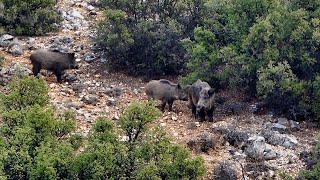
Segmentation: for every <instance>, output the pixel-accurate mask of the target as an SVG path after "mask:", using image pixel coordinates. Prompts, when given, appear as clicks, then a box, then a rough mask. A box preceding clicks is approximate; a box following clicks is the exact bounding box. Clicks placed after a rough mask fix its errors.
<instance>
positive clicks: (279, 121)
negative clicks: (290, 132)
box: [277, 118, 289, 126]
mask: <svg viewBox="0 0 320 180" xmlns="http://www.w3.org/2000/svg"><path fill="white" fill-rule="evenodd" d="M277 122H278V123H279V124H281V125H284V126H288V125H289V121H288V119H287V118H278V120H277Z"/></svg>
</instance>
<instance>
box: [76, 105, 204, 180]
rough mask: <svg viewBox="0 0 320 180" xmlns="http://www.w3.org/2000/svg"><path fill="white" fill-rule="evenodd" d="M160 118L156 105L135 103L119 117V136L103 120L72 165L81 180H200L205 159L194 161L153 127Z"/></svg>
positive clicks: (188, 154) (181, 148)
mask: <svg viewBox="0 0 320 180" xmlns="http://www.w3.org/2000/svg"><path fill="white" fill-rule="evenodd" d="M158 115H159V110H157V109H156V108H155V107H154V105H153V104H141V103H137V102H134V103H133V104H131V105H130V106H129V107H128V109H127V110H126V111H125V112H124V113H123V114H122V115H121V117H120V122H119V125H120V134H119V133H116V131H115V130H114V127H113V124H112V123H111V122H110V121H108V120H106V119H103V118H100V119H99V120H98V121H97V123H96V124H95V126H94V127H93V129H92V131H91V132H90V136H89V144H88V148H86V150H85V151H84V152H83V153H81V154H80V155H79V156H78V157H77V159H76V160H75V163H74V165H73V169H74V171H75V172H76V177H77V178H78V179H100V178H103V179H107V178H110V177H112V178H114V179H198V178H199V177H200V176H202V175H203V174H204V170H205V169H204V164H203V159H202V158H200V157H196V158H191V154H190V152H188V151H187V150H186V149H185V148H183V147H181V146H179V145H174V144H172V143H171V142H170V141H169V139H168V138H167V137H166V136H165V133H164V132H163V131H162V130H161V129H158V128H150V125H149V124H150V123H151V122H152V121H153V120H154V119H155V118H156V117H157V116H158Z"/></svg>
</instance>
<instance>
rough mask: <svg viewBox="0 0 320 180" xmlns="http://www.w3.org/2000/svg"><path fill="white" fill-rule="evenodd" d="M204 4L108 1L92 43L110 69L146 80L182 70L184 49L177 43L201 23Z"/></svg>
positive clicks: (193, 0)
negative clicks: (96, 46)
mask: <svg viewBox="0 0 320 180" xmlns="http://www.w3.org/2000/svg"><path fill="white" fill-rule="evenodd" d="M204 2H205V1H199V0H174V1H158V2H156V1H141V2H137V1H120V0H116V1H111V0H103V1H101V2H100V4H101V7H107V8H108V10H106V15H105V19H104V20H102V21H101V22H100V23H99V25H98V36H97V38H96V42H97V44H98V45H99V49H100V50H103V51H104V52H106V55H107V57H108V60H109V61H108V65H109V66H110V67H109V68H110V69H112V70H121V71H125V72H127V73H128V74H130V75H139V76H145V77H146V78H147V79H150V78H154V77H156V76H161V75H174V74H181V73H183V72H184V71H185V50H184V48H183V46H182V44H181V43H180V40H181V39H183V38H184V37H187V36H188V35H192V32H193V29H194V27H196V25H197V24H199V23H200V22H201V20H200V17H201V16H200V14H201V13H202V12H200V11H201V9H202V8H200V7H202V6H203V5H204Z"/></svg>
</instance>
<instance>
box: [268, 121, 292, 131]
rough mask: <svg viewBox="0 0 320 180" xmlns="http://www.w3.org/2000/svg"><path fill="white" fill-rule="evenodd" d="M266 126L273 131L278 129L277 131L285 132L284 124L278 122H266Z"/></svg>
mask: <svg viewBox="0 0 320 180" xmlns="http://www.w3.org/2000/svg"><path fill="white" fill-rule="evenodd" d="M266 128H267V129H270V130H273V131H279V132H285V131H286V130H287V127H286V126H284V125H282V124H279V123H269V124H266Z"/></svg>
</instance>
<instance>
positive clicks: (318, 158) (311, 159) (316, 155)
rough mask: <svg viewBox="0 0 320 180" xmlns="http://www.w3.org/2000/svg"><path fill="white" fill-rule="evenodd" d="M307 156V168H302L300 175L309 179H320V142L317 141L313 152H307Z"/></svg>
mask: <svg viewBox="0 0 320 180" xmlns="http://www.w3.org/2000/svg"><path fill="white" fill-rule="evenodd" d="M318 139H320V137H318ZM305 158H306V159H304V160H305V161H306V169H305V170H301V171H300V175H299V176H300V177H302V179H307V180H314V179H320V144H319V143H317V145H316V146H315V147H314V149H313V151H312V152H311V154H307V156H306V157H305Z"/></svg>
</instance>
